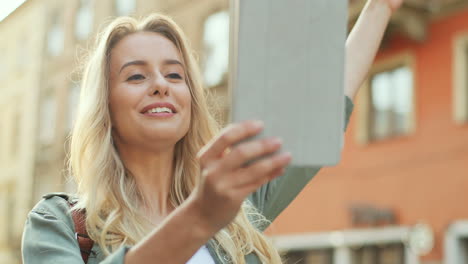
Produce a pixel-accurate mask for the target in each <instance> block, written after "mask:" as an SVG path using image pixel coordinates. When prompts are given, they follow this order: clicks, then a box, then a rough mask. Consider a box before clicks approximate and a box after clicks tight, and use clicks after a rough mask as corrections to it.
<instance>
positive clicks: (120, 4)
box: [115, 0, 136, 16]
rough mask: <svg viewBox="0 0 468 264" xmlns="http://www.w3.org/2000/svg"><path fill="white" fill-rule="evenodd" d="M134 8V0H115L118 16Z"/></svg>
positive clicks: (132, 10) (127, 13)
mask: <svg viewBox="0 0 468 264" xmlns="http://www.w3.org/2000/svg"><path fill="white" fill-rule="evenodd" d="M135 9H136V3H135V0H115V11H116V12H117V15H118V16H127V15H130V14H131V13H133V12H134V11H135Z"/></svg>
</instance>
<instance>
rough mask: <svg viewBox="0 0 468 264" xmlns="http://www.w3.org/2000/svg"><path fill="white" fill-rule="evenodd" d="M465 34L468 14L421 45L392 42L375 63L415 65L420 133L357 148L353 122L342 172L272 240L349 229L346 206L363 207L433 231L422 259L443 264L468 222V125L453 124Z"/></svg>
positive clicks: (329, 172)
mask: <svg viewBox="0 0 468 264" xmlns="http://www.w3.org/2000/svg"><path fill="white" fill-rule="evenodd" d="M460 32H468V10H465V11H460V12H458V13H456V14H453V15H451V16H450V17H446V18H443V19H440V20H438V21H434V22H433V23H431V26H430V29H429V38H428V40H427V41H426V42H424V43H415V42H411V41H409V40H407V39H404V38H402V37H395V38H394V39H393V40H392V41H391V42H390V47H388V48H386V49H385V50H384V51H382V52H381V53H380V54H379V55H378V58H377V60H382V59H385V58H388V57H389V56H393V55H395V54H399V53H400V52H405V51H409V52H411V54H412V55H413V56H414V58H415V69H414V70H415V76H414V78H415V89H416V90H415V96H416V104H417V105H416V111H417V112H416V132H415V134H414V135H411V136H408V137H404V138H399V139H392V140H387V141H384V142H379V143H374V144H371V145H368V146H360V145H358V144H356V141H355V135H354V133H355V129H356V127H355V126H356V122H355V120H354V119H355V118H356V115H354V116H353V117H352V118H351V123H350V126H349V128H348V132H347V135H346V146H345V149H344V152H343V159H342V162H341V163H340V165H339V166H337V167H334V168H326V169H324V170H322V171H321V172H320V173H319V174H318V175H317V176H316V177H315V178H314V179H313V180H312V182H311V183H310V184H309V185H308V186H307V187H306V188H305V190H304V191H303V192H302V193H301V194H300V195H299V197H298V198H297V199H296V200H295V201H294V203H293V204H291V206H290V207H288V209H286V211H285V212H283V214H282V215H281V216H280V217H279V218H278V219H277V220H276V221H275V223H274V225H273V227H272V228H270V231H271V232H272V234H274V235H278V234H290V233H298V232H299V233H300V232H316V231H331V230H336V229H349V228H352V225H351V215H350V213H349V207H350V206H351V205H352V204H353V203H358V202H365V203H371V204H373V205H375V206H377V207H379V208H380V207H382V208H392V209H393V210H394V211H395V212H396V214H397V222H398V224H399V225H413V224H416V223H417V222H419V221H421V222H425V223H428V224H430V225H431V226H432V228H433V229H434V231H435V234H436V244H435V248H434V249H433V251H432V252H431V253H430V254H428V255H427V256H425V257H424V258H423V259H424V260H441V259H442V254H443V252H442V251H443V244H442V243H443V235H444V232H445V230H446V228H447V227H448V225H450V223H451V222H453V221H454V220H459V219H468V124H466V125H463V126H460V125H456V124H455V122H454V121H453V114H452V92H453V90H452V89H453V86H452V83H453V77H452V68H453V66H452V65H453V62H452V59H453V58H452V57H453V41H454V36H455V35H456V34H458V33H460ZM467 74H468V73H467Z"/></svg>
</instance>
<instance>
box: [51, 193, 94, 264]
mask: <svg viewBox="0 0 468 264" xmlns="http://www.w3.org/2000/svg"><path fill="white" fill-rule="evenodd" d="M53 196H59V197H60V198H63V199H64V200H66V201H67V203H68V205H69V206H70V208H72V207H73V206H74V205H75V204H76V200H73V199H72V198H71V197H70V196H69V195H67V194H64V193H52V194H48V195H44V196H43V197H44V198H45V199H49V198H51V197H53ZM71 215H72V218H73V223H74V224H75V239H76V240H78V245H79V246H80V252H81V257H82V258H83V261H84V263H88V258H89V256H90V255H91V254H93V253H94V252H93V251H92V250H91V249H92V248H93V245H94V241H93V240H92V239H91V238H90V237H89V236H88V231H87V230H86V210H84V209H81V210H72V211H71Z"/></svg>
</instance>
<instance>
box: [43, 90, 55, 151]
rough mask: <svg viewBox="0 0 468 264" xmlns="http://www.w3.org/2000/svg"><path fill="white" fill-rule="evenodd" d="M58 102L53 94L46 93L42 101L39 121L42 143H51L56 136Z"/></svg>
mask: <svg viewBox="0 0 468 264" xmlns="http://www.w3.org/2000/svg"><path fill="white" fill-rule="evenodd" d="M56 108H57V103H56V100H55V97H54V96H53V95H51V94H49V95H46V96H45V97H44V99H43V100H42V103H41V109H40V122H39V141H40V143H41V144H42V145H51V144H52V143H53V142H54V137H55V122H56V111H57V110H56Z"/></svg>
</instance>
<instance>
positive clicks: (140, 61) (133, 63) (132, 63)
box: [119, 60, 148, 73]
mask: <svg viewBox="0 0 468 264" xmlns="http://www.w3.org/2000/svg"><path fill="white" fill-rule="evenodd" d="M147 64H148V63H147V62H146V61H142V60H135V61H129V62H127V63H125V64H124V65H122V68H120V71H119V73H121V72H122V70H123V69H124V68H125V67H127V66H130V65H147Z"/></svg>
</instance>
